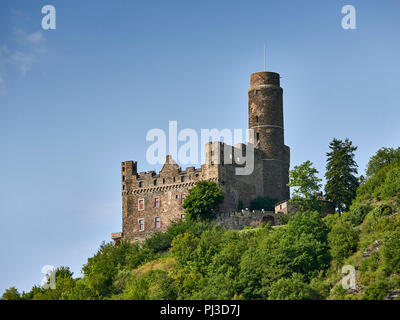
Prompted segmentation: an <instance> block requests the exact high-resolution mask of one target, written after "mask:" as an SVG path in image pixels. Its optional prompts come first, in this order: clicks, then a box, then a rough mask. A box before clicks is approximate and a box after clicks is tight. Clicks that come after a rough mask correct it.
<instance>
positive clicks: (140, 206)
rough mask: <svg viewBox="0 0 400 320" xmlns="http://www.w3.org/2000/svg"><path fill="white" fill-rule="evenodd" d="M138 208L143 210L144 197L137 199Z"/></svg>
mask: <svg viewBox="0 0 400 320" xmlns="http://www.w3.org/2000/svg"><path fill="white" fill-rule="evenodd" d="M138 209H139V210H144V199H139V202H138Z"/></svg>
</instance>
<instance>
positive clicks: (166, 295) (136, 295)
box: [122, 270, 178, 300]
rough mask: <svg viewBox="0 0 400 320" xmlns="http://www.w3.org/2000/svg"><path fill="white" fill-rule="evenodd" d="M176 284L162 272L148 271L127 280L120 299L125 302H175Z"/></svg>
mask: <svg viewBox="0 0 400 320" xmlns="http://www.w3.org/2000/svg"><path fill="white" fill-rule="evenodd" d="M177 292H178V290H177V287H176V282H175V280H174V279H173V278H171V277H170V276H169V275H168V273H167V272H166V271H164V270H150V271H149V272H147V273H145V274H143V275H136V276H133V277H132V278H131V279H130V280H128V282H127V285H126V288H125V290H124V292H123V295H122V298H123V299H127V300H175V299H176V298H177Z"/></svg>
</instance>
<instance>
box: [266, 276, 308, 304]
mask: <svg viewBox="0 0 400 320" xmlns="http://www.w3.org/2000/svg"><path fill="white" fill-rule="evenodd" d="M310 299H312V290H311V288H310V286H309V285H308V284H307V283H305V282H304V280H303V278H302V276H301V275H299V274H298V273H294V274H293V275H292V277H291V278H286V279H279V280H278V281H276V282H275V283H273V284H272V285H271V288H270V290H269V295H268V300H310Z"/></svg>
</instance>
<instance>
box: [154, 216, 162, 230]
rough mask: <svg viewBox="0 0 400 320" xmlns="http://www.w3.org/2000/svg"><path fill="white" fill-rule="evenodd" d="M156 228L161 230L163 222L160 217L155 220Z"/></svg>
mask: <svg viewBox="0 0 400 320" xmlns="http://www.w3.org/2000/svg"><path fill="white" fill-rule="evenodd" d="M154 227H155V228H157V229H159V228H161V220H160V218H159V217H156V218H155V219H154Z"/></svg>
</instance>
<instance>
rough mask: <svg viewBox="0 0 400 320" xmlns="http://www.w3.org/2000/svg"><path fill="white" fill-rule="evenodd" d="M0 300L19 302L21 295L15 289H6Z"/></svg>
mask: <svg viewBox="0 0 400 320" xmlns="http://www.w3.org/2000/svg"><path fill="white" fill-rule="evenodd" d="M1 300H21V295H20V293H19V292H18V289H17V288H16V287H11V288H9V289H6V291H5V292H4V293H3V296H2V298H1Z"/></svg>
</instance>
